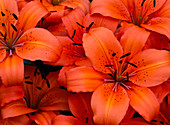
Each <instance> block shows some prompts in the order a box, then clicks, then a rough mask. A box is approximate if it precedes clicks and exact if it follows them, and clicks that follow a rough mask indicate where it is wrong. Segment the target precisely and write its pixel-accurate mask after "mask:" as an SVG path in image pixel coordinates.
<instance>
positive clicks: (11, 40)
mask: <svg viewBox="0 0 170 125" xmlns="http://www.w3.org/2000/svg"><path fill="white" fill-rule="evenodd" d="M1 16H2V20H3V22H2V24H1V25H2V29H1V30H0V43H1V46H0V49H6V50H7V51H8V52H9V54H10V56H11V55H12V53H13V51H14V50H15V49H14V48H15V47H17V46H22V45H23V43H20V44H16V42H17V40H18V39H19V37H20V36H21V34H22V31H21V30H19V31H18V29H17V28H16V27H15V26H14V24H12V23H11V22H10V21H8V20H7V18H6V15H5V13H4V12H3V11H1ZM12 16H13V17H14V19H16V20H17V19H18V17H17V16H16V15H15V14H14V13H13V14H12ZM7 17H8V16H7Z"/></svg>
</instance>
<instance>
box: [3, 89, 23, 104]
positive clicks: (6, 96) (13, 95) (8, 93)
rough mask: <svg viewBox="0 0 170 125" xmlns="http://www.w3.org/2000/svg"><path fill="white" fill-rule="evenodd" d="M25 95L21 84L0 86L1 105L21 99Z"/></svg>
mask: <svg viewBox="0 0 170 125" xmlns="http://www.w3.org/2000/svg"><path fill="white" fill-rule="evenodd" d="M23 96H24V92H23V89H22V88H21V87H20V86H11V87H4V86H1V87H0V106H4V105H5V103H9V102H11V101H15V100H17V99H21V98H22V97H23Z"/></svg>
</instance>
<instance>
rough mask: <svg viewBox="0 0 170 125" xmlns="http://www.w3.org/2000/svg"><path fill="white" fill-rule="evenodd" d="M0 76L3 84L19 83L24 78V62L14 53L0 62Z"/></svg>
mask: <svg viewBox="0 0 170 125" xmlns="http://www.w3.org/2000/svg"><path fill="white" fill-rule="evenodd" d="M0 69H1V70H0V76H1V79H2V83H3V84H4V85H5V86H12V85H14V86H15V85H21V84H22V81H23V80H24V62H23V59H22V58H20V57H18V56H17V55H16V54H13V55H12V56H9V55H8V56H7V57H6V59H5V60H4V61H3V62H1V63H0Z"/></svg>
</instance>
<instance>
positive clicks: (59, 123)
mask: <svg viewBox="0 0 170 125" xmlns="http://www.w3.org/2000/svg"><path fill="white" fill-rule="evenodd" d="M52 125H87V124H86V123H83V122H82V121H80V120H78V119H77V118H75V117H73V116H66V115H57V116H56V117H55V118H54V119H53V122H52Z"/></svg>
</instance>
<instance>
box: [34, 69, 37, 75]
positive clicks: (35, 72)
mask: <svg viewBox="0 0 170 125" xmlns="http://www.w3.org/2000/svg"><path fill="white" fill-rule="evenodd" d="M36 74H37V68H35V71H34V76H36Z"/></svg>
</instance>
